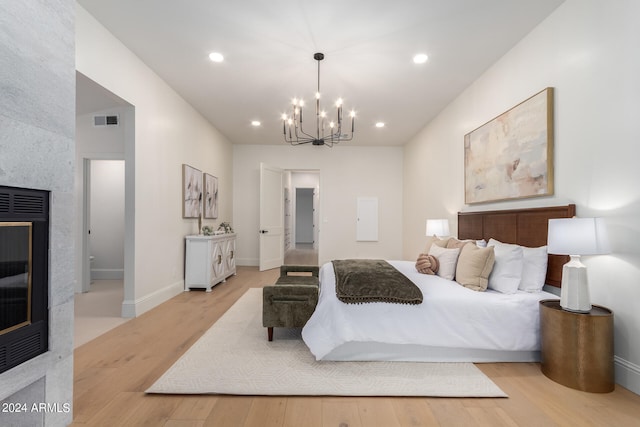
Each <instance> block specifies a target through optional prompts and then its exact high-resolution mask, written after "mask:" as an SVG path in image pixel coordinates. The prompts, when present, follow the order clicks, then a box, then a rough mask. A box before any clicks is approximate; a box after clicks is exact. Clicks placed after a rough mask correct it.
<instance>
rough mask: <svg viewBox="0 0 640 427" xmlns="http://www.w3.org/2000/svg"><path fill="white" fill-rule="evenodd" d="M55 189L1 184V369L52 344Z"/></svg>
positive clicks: (31, 356) (20, 361) (42, 350)
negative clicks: (52, 197)
mask: <svg viewBox="0 0 640 427" xmlns="http://www.w3.org/2000/svg"><path fill="white" fill-rule="evenodd" d="M48 265H49V192H48V191H41V190H31V189H23V188H15V187H5V186H0V373H1V372H4V371H7V370H9V369H11V368H13V367H14V366H17V365H19V364H21V363H23V362H25V361H27V360H29V359H31V358H33V357H35V356H37V355H39V354H41V353H44V352H46V351H47V349H48V338H49V331H48V318H49V309H48V293H49V273H48V271H49V270H48Z"/></svg>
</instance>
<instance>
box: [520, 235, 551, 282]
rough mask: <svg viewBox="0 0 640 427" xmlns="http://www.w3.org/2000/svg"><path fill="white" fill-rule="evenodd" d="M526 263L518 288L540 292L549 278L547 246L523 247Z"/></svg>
mask: <svg viewBox="0 0 640 427" xmlns="http://www.w3.org/2000/svg"><path fill="white" fill-rule="evenodd" d="M522 251H523V255H524V264H523V266H522V281H521V282H520V285H519V286H518V289H520V290H522V291H527V292H540V291H541V290H542V287H543V286H544V282H545V280H546V278H547V261H548V260H549V257H548V255H547V247H546V246H540V247H539V248H527V247H524V246H523V247H522Z"/></svg>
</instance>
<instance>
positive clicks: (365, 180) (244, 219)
mask: <svg viewBox="0 0 640 427" xmlns="http://www.w3.org/2000/svg"><path fill="white" fill-rule="evenodd" d="M347 144H348V143H347ZM260 162H264V163H267V164H269V165H272V166H278V167H281V168H283V169H292V170H296V169H307V170H309V169H317V170H319V171H320V211H319V217H320V221H319V224H318V228H319V232H320V237H319V241H320V247H319V254H318V257H319V260H320V262H321V263H322V262H326V261H330V260H331V259H338V258H371V257H376V258H386V259H399V258H400V257H401V255H402V235H401V234H402V233H401V230H402V192H401V191H400V189H401V188H402V148H401V147H350V146H348V145H340V146H335V147H333V148H328V147H312V146H303V147H291V146H289V145H285V144H283V145H281V146H279V145H270V146H259V145H234V147H233V182H234V196H233V197H234V202H233V203H234V216H233V225H234V228H235V230H236V232H237V233H238V242H237V243H238V247H237V253H238V263H239V264H241V265H258V230H259V214H258V212H259V209H258V207H259V198H260ZM358 196H376V197H378V199H379V201H380V212H379V216H380V239H379V241H378V242H356V198H357V197H358Z"/></svg>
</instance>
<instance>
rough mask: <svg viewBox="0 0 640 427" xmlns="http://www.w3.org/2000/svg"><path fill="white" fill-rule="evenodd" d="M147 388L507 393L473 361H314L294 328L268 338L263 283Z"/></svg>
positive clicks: (189, 391) (337, 393) (335, 393)
mask: <svg viewBox="0 0 640 427" xmlns="http://www.w3.org/2000/svg"><path fill="white" fill-rule="evenodd" d="M147 393H166V394H234V395H280V396H293V395H312V396H314V395H315V396H438V397H506V394H505V393H504V392H503V391H502V390H501V389H500V388H499V387H498V386H496V385H495V384H494V383H493V382H492V381H491V380H490V379H489V378H488V377H487V376H486V375H484V374H483V373H482V372H481V371H480V370H479V369H478V368H477V367H475V366H474V365H473V364H472V363H418V362H322V361H320V362H318V361H316V360H315V358H314V357H313V355H312V354H311V353H310V352H309V349H308V348H307V346H306V345H305V343H304V341H302V338H301V337H300V330H295V329H291V330H289V329H279V328H276V329H275V331H274V340H273V341H272V342H269V341H267V332H266V329H265V328H263V327H262V289H259V288H254V289H249V290H248V291H247V292H246V293H245V294H244V295H243V296H242V297H241V298H240V299H239V300H238V301H237V302H236V303H235V304H234V305H233V306H232V307H231V308H230V309H229V310H228V311H227V312H226V313H225V314H224V315H223V316H222V317H221V318H220V319H219V320H218V321H217V322H216V323H215V324H214V325H213V326H212V327H211V328H210V329H209V330H208V331H207V332H205V334H204V335H203V336H202V337H201V338H200V339H199V340H198V341H197V342H196V343H195V344H194V345H193V346H192V347H191V348H190V349H189V350H188V351H187V352H186V353H185V354H184V355H183V356H182V357H181V358H180V359H179V360H178V361H177V362H176V363H175V364H174V365H173V366H172V367H171V368H169V370H168V371H167V372H165V373H164V374H163V375H162V377H160V379H158V380H157V381H156V383H155V384H153V385H152V386H151V388H149V389H148V390H147Z"/></svg>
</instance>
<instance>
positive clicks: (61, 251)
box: [0, 0, 76, 427]
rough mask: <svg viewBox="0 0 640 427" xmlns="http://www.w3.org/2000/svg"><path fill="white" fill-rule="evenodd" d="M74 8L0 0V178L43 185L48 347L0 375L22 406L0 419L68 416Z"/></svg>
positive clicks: (23, 422) (5, 392)
mask: <svg viewBox="0 0 640 427" xmlns="http://www.w3.org/2000/svg"><path fill="white" fill-rule="evenodd" d="M75 8H76V3H75V1H72V0H59V1H56V2H30V3H29V4H28V6H25V3H24V2H6V4H4V5H3V11H2V14H1V16H0V25H1V26H2V27H3V29H4V30H5V31H3V35H2V36H0V76H1V77H2V82H3V83H2V85H1V86H0V185H5V186H11V187H22V188H36V189H41V190H46V191H49V192H50V198H49V203H50V215H49V218H50V229H49V248H50V249H49V290H48V292H49V295H48V297H49V349H48V351H47V352H45V353H43V354H41V355H39V356H37V357H35V358H33V359H31V360H28V361H26V362H24V363H22V364H20V365H18V366H16V367H14V368H11V369H9V370H8V371H6V372H3V373H1V374H0V403H5V402H6V403H20V404H24V405H25V406H24V407H26V408H27V409H28V410H27V411H26V412H22V413H16V412H13V413H6V412H5V413H0V425H13V426H29V427H32V426H56V427H58V426H64V425H68V424H70V423H71V421H72V416H73V414H72V411H73V408H72V404H73V296H74V268H75V266H74V259H75V248H74V235H73V233H74V229H75V228H74V227H75V223H76V218H75V217H74V215H75V210H74V206H75V199H74V170H73V169H74V164H75ZM41 403H45V404H48V405H47V406H44V409H42V408H43V407H42V406H36V407H35V408H36V410H33V408H34V406H33V404H41ZM37 408H41V409H40V410H37Z"/></svg>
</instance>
